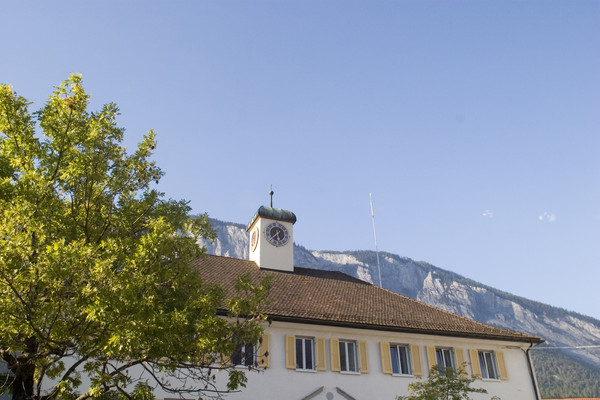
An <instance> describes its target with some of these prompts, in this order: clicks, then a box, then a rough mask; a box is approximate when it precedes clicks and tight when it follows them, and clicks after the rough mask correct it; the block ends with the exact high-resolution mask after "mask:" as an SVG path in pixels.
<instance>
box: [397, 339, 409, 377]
mask: <svg viewBox="0 0 600 400" xmlns="http://www.w3.org/2000/svg"><path fill="white" fill-rule="evenodd" d="M398 354H399V358H400V367H401V368H400V373H402V374H404V375H409V374H410V368H409V364H408V347H407V346H398Z"/></svg>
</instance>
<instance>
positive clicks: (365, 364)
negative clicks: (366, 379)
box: [358, 340, 369, 374]
mask: <svg viewBox="0 0 600 400" xmlns="http://www.w3.org/2000/svg"><path fill="white" fill-rule="evenodd" d="M358 370H359V371H360V373H361V374H368V373H369V356H368V354H367V342H366V341H364V340H359V341H358Z"/></svg>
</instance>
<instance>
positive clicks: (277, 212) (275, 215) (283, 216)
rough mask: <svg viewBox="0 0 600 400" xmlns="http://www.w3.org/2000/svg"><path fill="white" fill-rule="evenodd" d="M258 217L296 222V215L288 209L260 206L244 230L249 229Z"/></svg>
mask: <svg viewBox="0 0 600 400" xmlns="http://www.w3.org/2000/svg"><path fill="white" fill-rule="evenodd" d="M258 217H264V218H270V219H275V220H278V221H285V222H291V223H292V224H294V223H295V222H296V215H295V214H294V213H293V212H291V211H288V210H282V209H281V208H274V207H267V206H260V208H259V209H258V211H257V212H256V214H254V217H252V219H251V220H250V223H249V224H248V225H247V226H246V230H250V228H251V227H252V225H254V223H255V222H256V220H257V219H258Z"/></svg>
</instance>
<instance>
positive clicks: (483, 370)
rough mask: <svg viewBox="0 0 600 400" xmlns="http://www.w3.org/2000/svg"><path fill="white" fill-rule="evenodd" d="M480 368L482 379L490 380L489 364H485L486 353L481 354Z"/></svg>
mask: <svg viewBox="0 0 600 400" xmlns="http://www.w3.org/2000/svg"><path fill="white" fill-rule="evenodd" d="M479 367H480V368H481V377H482V378H483V379H487V378H489V375H488V370H487V364H486V363H485V353H483V352H479Z"/></svg>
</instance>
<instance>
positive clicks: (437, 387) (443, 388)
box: [396, 365, 487, 400]
mask: <svg viewBox="0 0 600 400" xmlns="http://www.w3.org/2000/svg"><path fill="white" fill-rule="evenodd" d="M474 381H475V380H474V379H472V378H469V377H468V375H467V373H466V372H465V369H464V367H461V368H458V370H455V369H454V368H450V367H448V368H444V369H443V370H442V371H440V370H439V368H438V366H437V365H434V366H433V367H431V370H430V371H429V377H428V378H427V379H426V380H424V381H418V382H414V383H411V384H409V385H408V391H409V392H410V395H408V396H398V397H397V398H396V399H397V400H468V399H469V394H470V393H487V390H485V389H480V388H473V387H471V384H472V383H473V382H474Z"/></svg>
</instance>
